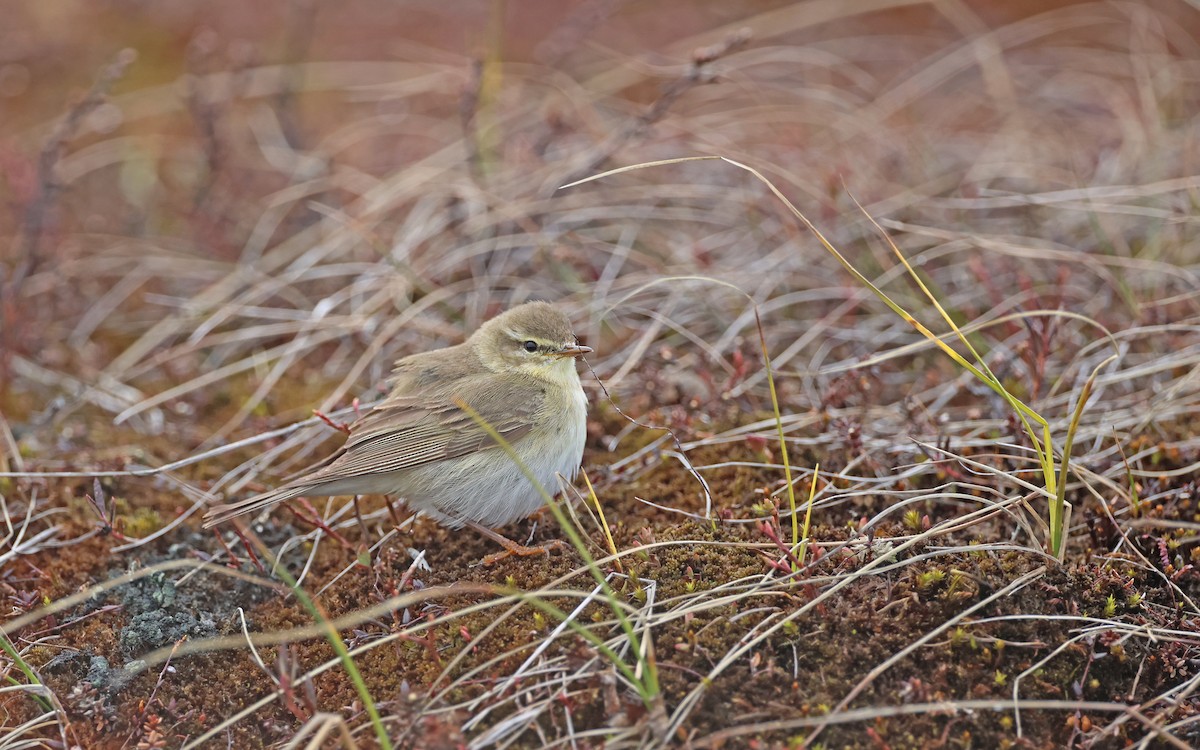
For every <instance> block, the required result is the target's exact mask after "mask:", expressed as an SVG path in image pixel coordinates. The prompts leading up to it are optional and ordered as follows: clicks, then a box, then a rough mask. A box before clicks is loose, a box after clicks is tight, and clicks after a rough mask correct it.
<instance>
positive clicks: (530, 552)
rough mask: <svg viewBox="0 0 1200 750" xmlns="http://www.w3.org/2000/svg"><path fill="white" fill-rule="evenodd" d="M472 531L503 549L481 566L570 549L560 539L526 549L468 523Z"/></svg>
mask: <svg viewBox="0 0 1200 750" xmlns="http://www.w3.org/2000/svg"><path fill="white" fill-rule="evenodd" d="M467 525H468V526H470V527H471V528H472V529H475V530H476V531H478V532H479V533H480V534H482V535H483V536H486V537H487V538H488V539H491V540H492V541H494V542H495V543H496V544H499V545H500V546H501V547H503V548H504V551H503V552H493V553H492V554H490V555H486V556H484V558H483V564H484V565H487V566H491V565H495V564H496V563H498V562H500V561H501V560H503V559H505V558H508V557H514V556H515V557H532V556H534V555H549V554H550V550H558V551H560V552H563V551H566V550H568V549H570V546H569V545H568V544H567V543H566V542H564V541H562V540H561V539H554V540H551V541H549V542H546V543H545V544H538V545H534V546H532V547H527V546H525V545H524V544H520V543H518V542H514V541H513V540H511V539H509V538H508V537H506V536H504V535H503V534H500V533H497V532H495V531H493V530H491V529H489V528H488V527H486V526H481V525H479V524H477V523H468V524H467Z"/></svg>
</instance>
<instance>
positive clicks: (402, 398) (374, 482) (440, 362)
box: [204, 302, 592, 562]
mask: <svg viewBox="0 0 1200 750" xmlns="http://www.w3.org/2000/svg"><path fill="white" fill-rule="evenodd" d="M591 351H592V350H591V348H589V347H586V346H582V345H580V344H579V343H578V340H577V339H576V337H575V334H574V333H572V332H571V321H570V320H569V319H568V318H567V316H566V315H564V314H563V313H562V312H560V311H558V310H556V309H555V308H554V307H553V306H551V305H550V304H548V303H546V302H529V303H526V304H523V305H519V306H517V307H514V308H512V309H511V310H508V311H507V312H505V313H503V314H501V315H498V316H496V317H495V318H492V319H491V320H489V321H487V322H486V323H484V324H483V325H482V326H481V327H480V328H479V329H478V330H477V331H475V332H474V333H473V334H471V336H470V338H468V339H467V340H466V341H465V342H464V343H462V344H459V345H458V346H451V347H448V348H445V349H437V350H435V351H431V352H424V353H422V354H414V355H412V356H409V357H405V358H403V359H401V360H398V361H397V362H396V364H395V367H394V369H393V370H392V377H391V381H390V386H391V391H390V393H389V394H388V396H387V398H385V399H384V400H383V401H381V402H380V403H379V404H378V405H376V406H375V407H374V408H373V409H371V411H369V412H368V413H366V414H364V415H363V416H362V417H361V418H360V419H359V420H358V421H356V422H354V423H353V424H352V425H351V426H350V433H349V437H348V438H347V440H346V443H345V444H344V445H343V446H342V447H341V448H340V449H339V450H338V451H337V452H336V453H334V454H333V455H331V456H330V457H329V458H327V459H326V460H324V461H322V462H320V463H318V464H316V465H315V466H313V467H311V468H309V469H308V470H307V471H305V472H304V473H303V474H302V475H301V476H300V477H298V478H297V479H294V480H292V481H290V482H288V483H287V484H284V485H283V486H281V487H279V488H277V489H274V490H271V491H270V492H264V493H262V494H260V495H255V496H253V497H250V498H247V499H245V500H240V501H237V502H234V503H230V504H228V505H220V506H217V507H214V508H213V509H212V510H210V511H209V512H208V513H207V514H206V515H205V516H204V526H205V527H206V528H207V527H210V526H213V525H215V524H218V523H221V522H222V521H226V520H228V519H230V518H233V517H234V516H238V515H241V514H243V513H250V512H253V511H258V510H261V509H263V508H266V507H267V506H270V505H274V504H275V503H278V502H282V501H284V500H290V499H291V498H294V497H300V496H302V495H305V496H320V497H329V496H333V495H360V494H385V495H396V496H398V497H399V498H401V499H402V500H403V501H404V502H405V504H406V505H407V506H408V507H409V508H410V509H412V510H417V511H422V512H424V513H426V514H428V515H430V516H432V517H433V518H435V519H437V521H439V522H440V523H441V524H443V525H444V526H447V527H449V528H452V529H454V528H460V527H462V526H470V527H471V528H474V529H476V530H477V531H479V532H480V533H483V534H485V535H486V536H488V537H490V538H492V539H494V540H496V541H497V542H499V543H500V544H501V545H503V546H504V547H505V549H506V550H507V552H506V553H503V554H501V555H495V556H489V557H488V558H485V561H487V562H492V561H494V559H498V558H499V557H503V556H505V555H507V554H522V555H523V554H536V553H541V552H545V548H539V547H523V546H522V545H519V544H517V543H515V542H513V541H511V540H509V539H507V538H506V537H503V536H501V535H499V534H497V533H495V532H494V531H492V529H493V528H496V527H500V526H504V525H506V524H509V523H512V522H513V521H516V520H519V519H522V518H525V517H526V516H529V515H530V514H532V513H533V512H534V511H536V510H538V508H540V507H541V505H542V496H541V494H540V493H539V492H538V490H537V488H535V487H534V486H533V484H531V483H530V481H529V479H528V477H526V476H525V473H524V472H522V471H521V469H520V468H519V467H518V466H517V464H516V463H515V462H514V461H513V459H512V457H511V456H509V455H508V453H506V452H505V451H504V450H503V449H502V448H501V447H500V446H499V444H498V443H497V442H496V441H495V440H494V439H493V438H492V436H491V435H489V434H488V432H487V431H486V430H485V429H484V428H483V427H482V426H480V424H479V423H478V422H477V421H476V419H475V418H473V417H472V416H471V415H470V414H469V413H467V412H466V411H465V410H463V409H462V408H460V407H459V405H458V404H459V403H460V402H461V403H464V404H466V405H467V406H469V407H470V408H471V409H472V410H474V411H475V412H476V413H477V415H478V417H479V418H480V419H482V420H483V421H484V422H486V423H487V424H488V425H490V426H491V427H492V429H494V430H495V431H496V432H497V433H498V434H499V435H501V436H502V437H503V438H504V439H505V441H507V442H508V443H509V444H510V445H511V446H512V448H513V450H514V451H515V452H516V454H517V455H518V456H519V457H520V459H521V462H522V463H524V464H525V466H526V467H528V468H529V470H530V471H531V472H532V473H533V475H534V476H535V477H536V478H537V480H538V482H539V483H540V484H541V485H542V487H544V488H546V489H547V490H548V491H549V492H551V493H553V492H554V491H555V489H556V488H557V478H556V475H557V474H562V475H563V476H565V477H567V478H568V479H573V478H574V477H575V475H576V474H577V473H578V471H579V465H580V462H581V460H582V459H583V444H584V440H585V438H586V432H587V398H586V397H585V396H584V393H583V387H582V386H581V385H580V382H579V373H578V372H576V370H575V359H576V358H577V357H581V356H583V355H584V354H588V353H589V352H591ZM558 546H561V545H558Z"/></svg>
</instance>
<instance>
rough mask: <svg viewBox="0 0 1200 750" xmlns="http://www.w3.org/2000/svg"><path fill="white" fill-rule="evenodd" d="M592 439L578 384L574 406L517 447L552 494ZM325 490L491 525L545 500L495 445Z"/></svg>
mask: <svg viewBox="0 0 1200 750" xmlns="http://www.w3.org/2000/svg"><path fill="white" fill-rule="evenodd" d="M586 439H587V398H586V397H585V396H584V394H583V390H582V389H580V388H578V387H577V388H576V397H575V398H574V399H572V404H571V406H570V408H568V409H567V410H565V411H564V412H562V413H559V414H555V415H552V416H551V419H550V420H549V425H548V426H547V427H546V428H544V429H542V430H535V431H533V432H531V433H530V434H528V435H526V436H525V437H523V438H522V439H521V440H518V441H517V443H516V444H514V445H513V449H514V450H515V451H516V453H517V455H518V456H519V457H520V459H521V463H523V464H524V465H525V467H526V468H528V469H529V470H530V471H531V472H532V473H533V475H534V477H535V478H536V479H537V481H538V484H539V485H540V486H541V487H542V489H544V490H545V492H546V494H547V495H550V496H554V495H556V494H557V493H558V491H559V480H558V475H560V474H561V475H562V476H563V477H565V478H566V479H567V480H568V481H569V480H572V479H574V478H575V475H576V474H578V473H579V465H580V462H581V461H582V460H583V446H584V442H585V441H586ZM321 490H322V491H323V492H322V494H326V493H327V494H366V493H380V494H387V495H396V496H397V497H399V498H401V499H402V500H403V501H404V503H405V504H406V505H407V506H408V507H409V508H410V509H412V510H416V511H421V512H423V513H426V514H428V515H430V516H433V517H434V518H436V519H437V520H438V521H439V522H440V523H441V524H443V525H445V526H447V527H449V528H459V527H460V526H462V525H463V523H464V522H466V521H474V522H475V523H478V524H481V525H483V526H488V527H490V528H498V527H500V526H506V525H508V524H510V523H513V522H514V521H518V520H520V519H522V518H525V517H527V516H529V515H531V514H532V513H534V512H535V511H537V510H538V509H539V508H541V507H542V505H544V503H545V501H544V500H543V498H542V494H541V493H540V492H539V491H538V489H537V488H536V487H535V486H534V485H533V484H531V483H530V481H529V479H528V477H526V476H525V473H524V472H522V471H521V470H520V469H519V468H518V467H517V465H516V464H515V463H514V462H513V460H512V457H511V456H509V455H508V453H507V452H505V451H504V450H502V449H499V448H493V449H489V450H484V451H480V452H478V453H474V454H471V455H468V456H462V457H459V458H456V459H454V460H452V461H438V462H436V463H431V464H426V465H424V466H420V467H416V468H413V469H406V470H405V471H401V472H396V473H393V474H376V475H372V476H364V477H356V478H354V479H347V480H342V481H339V482H330V483H328V484H326V485H325V486H323V487H322V488H321Z"/></svg>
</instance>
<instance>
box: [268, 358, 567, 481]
mask: <svg viewBox="0 0 1200 750" xmlns="http://www.w3.org/2000/svg"><path fill="white" fill-rule="evenodd" d="M459 401H461V402H463V403H465V404H466V405H467V406H469V407H470V408H471V409H473V410H474V411H475V412H476V413H477V414H478V415H479V418H480V419H482V420H483V421H484V422H486V423H487V424H488V425H489V426H491V428H492V429H494V430H495V431H496V432H497V433H499V434H500V436H501V437H503V438H504V439H505V441H507V442H509V443H514V442H516V441H518V440H520V439H521V438H522V437H524V436H525V435H526V434H527V433H528V432H529V431H530V429H532V427H533V418H534V415H535V414H536V413H537V412H538V410H539V409H541V408H542V404H543V402H544V401H545V389H544V388H543V387H542V386H541V385H539V384H537V383H536V382H533V383H531V382H529V381H526V380H525V379H519V380H517V381H515V382H514V381H513V380H512V379H511V378H506V377H498V376H496V375H491V374H488V375H483V376H476V377H468V378H463V379H462V381H461V382H460V383H456V384H454V385H453V386H451V387H450V388H446V389H444V390H441V391H440V392H439V393H437V394H429V393H428V392H426V393H422V394H419V395H407V394H396V395H393V396H392V397H390V398H388V399H387V400H386V401H384V402H383V403H382V404H380V405H379V406H377V407H375V408H374V409H372V410H371V411H370V412H369V413H368V414H366V415H365V416H363V418H362V419H360V420H359V421H358V422H356V423H354V424H353V425H351V427H350V437H349V438H348V439H347V440H346V443H345V445H343V446H342V448H341V450H340V451H338V453H337V454H335V456H334V457H333V460H331V461H330V462H328V463H327V464H326V465H325V466H323V467H322V468H320V469H318V470H317V471H315V472H313V473H310V474H307V475H306V476H303V477H300V478H298V479H296V480H295V481H294V482H290V483H289V484H291V485H300V484H305V485H309V486H311V485H312V484H315V483H325V482H332V481H337V480H339V479H347V478H352V477H359V476H363V475H365V474H384V473H388V472H393V471H400V470H403V469H409V468H412V467H414V466H420V465H422V464H427V463H431V462H433V461H444V460H446V459H448V458H455V457H457V456H463V455H466V454H469V453H474V452H476V451H479V450H485V449H488V448H496V447H498V445H497V443H496V441H495V440H494V439H493V438H492V436H491V435H489V434H488V432H487V430H485V429H484V428H483V427H481V426H480V425H479V423H478V422H476V421H475V419H473V418H472V417H471V415H470V414H468V413H467V412H466V411H464V410H463V409H461V408H459V406H458V402H459Z"/></svg>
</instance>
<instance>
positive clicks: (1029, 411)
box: [560, 156, 1117, 561]
mask: <svg viewBox="0 0 1200 750" xmlns="http://www.w3.org/2000/svg"><path fill="white" fill-rule="evenodd" d="M712 160H720V161H723V162H725V163H727V164H731V165H733V166H734V167H737V168H738V169H742V170H745V171H747V172H749V173H750V174H751V175H753V176H754V177H755V178H756V179H757V180H759V181H760V182H762V183H763V184H764V185H766V187H767V189H768V190H770V191H771V193H772V194H773V195H774V196H775V197H776V198H778V199H779V200H780V201H781V202H782V203H783V204H784V205H785V206H786V207H787V209H788V211H790V212H791V214H792V215H793V216H794V217H796V218H797V219H798V220H799V221H800V222H801V223H802V224H803V225H804V226H805V228H807V229H808V230H809V231H810V232H812V233H813V235H814V236H816V238H817V241H818V242H820V244H821V246H822V247H823V248H825V250H826V251H827V252H828V253H829V254H830V255H832V256H833V257H834V258H836V259H837V261H838V262H839V263H840V264H841V265H842V267H843V268H845V269H846V271H848V272H849V273H850V275H851V276H853V277H854V279H855V281H857V282H858V283H859V284H861V285H862V286H864V287H866V288H867V289H870V290H871V292H873V293H874V294H875V296H876V297H878V298H879V299H880V300H881V301H882V302H883V303H884V304H885V305H886V306H887V307H888V309H889V310H891V311H892V312H893V313H894V314H895V315H897V316H898V317H900V318H901V319H902V320H904V321H905V322H906V323H908V324H909V325H910V326H912V327H913V328H914V329H916V331H917V332H918V333H920V334H921V336H923V337H924V338H925V340H926V341H928V342H929V343H931V344H933V345H934V346H936V347H937V348H938V349H940V350H941V351H942V352H943V353H944V354H946V356H948V357H949V358H950V359H951V360H953V361H954V362H955V364H957V365H958V366H960V367H962V368H963V369H964V370H966V371H967V372H969V373H970V374H971V375H972V376H974V377H975V378H976V379H977V380H978V381H979V382H981V383H983V384H984V385H986V386H987V387H988V388H989V389H991V390H992V391H993V392H995V393H996V394H997V395H999V396H1000V397H1001V398H1002V399H1004V401H1005V403H1007V404H1008V405H1009V407H1010V408H1011V409H1012V410H1013V413H1014V414H1015V415H1016V416H1017V418H1018V419H1019V420H1020V422H1021V426H1022V428H1023V429H1024V431H1025V434H1026V436H1027V437H1028V438H1029V442H1030V445H1031V446H1032V447H1033V451H1034V455H1035V456H1036V458H1037V462H1038V466H1039V468H1040V470H1041V474H1042V482H1043V490H1042V491H1043V493H1044V495H1045V497H1046V499H1047V503H1048V510H1047V515H1048V521H1047V523H1046V526H1047V543H1046V546H1047V549H1048V551H1049V552H1050V554H1052V555H1054V557H1056V558H1057V559H1058V560H1059V561H1061V560H1062V559H1063V557H1064V555H1065V552H1066V528H1067V525H1068V524H1067V522H1068V519H1069V516H1070V510H1071V508H1070V504H1069V503H1067V501H1066V483H1067V476H1068V472H1069V470H1070V456H1071V445H1072V443H1073V441H1074V437H1075V432H1076V430H1077V429H1078V427H1079V422H1080V418H1081V417H1082V414H1083V408H1084V406H1085V405H1086V404H1087V401H1088V398H1089V397H1090V396H1091V393H1092V390H1093V386H1094V384H1095V380H1096V377H1097V376H1098V374H1099V372H1100V370H1101V369H1103V368H1104V367H1105V366H1107V365H1108V364H1109V363H1110V362H1112V361H1113V360H1114V359H1115V358H1116V357H1117V355H1115V354H1114V355H1113V356H1111V357H1109V358H1108V359H1106V360H1104V361H1103V362H1101V363H1100V364H1099V365H1097V366H1096V367H1095V369H1093V371H1092V373H1091V376H1090V377H1089V378H1088V380H1087V382H1085V383H1084V385H1083V387H1082V389H1081V390H1080V394H1079V398H1078V399H1077V402H1076V407H1075V411H1074V413H1073V415H1072V418H1071V421H1070V423H1069V424H1068V426H1067V430H1066V434H1065V436H1064V440H1063V449H1062V452H1061V458H1059V454H1058V453H1057V452H1056V450H1055V441H1054V438H1053V435H1052V433H1051V427H1050V422H1049V421H1048V420H1047V419H1046V418H1045V417H1044V416H1042V415H1041V414H1040V413H1039V412H1038V411H1036V410H1035V409H1033V408H1032V407H1030V406H1029V405H1028V404H1026V403H1025V402H1024V401H1022V400H1021V399H1019V398H1017V397H1016V396H1015V395H1013V393H1012V391H1011V390H1010V389H1009V388H1008V387H1006V386H1005V384H1004V382H1003V381H1002V380H1001V379H1000V378H999V377H998V376H997V375H996V374H995V373H994V372H992V370H991V368H990V367H988V364H987V362H986V361H984V359H983V357H982V356H981V355H980V354H979V352H978V350H977V349H976V348H975V346H974V345H972V344H971V342H970V340H969V339H968V338H967V336H966V334H965V333H964V332H963V330H962V328H961V327H960V326H959V325H958V324H957V323H956V322H955V320H954V318H953V316H951V315H950V314H949V313H948V312H947V311H946V308H945V307H944V306H943V305H942V303H941V302H940V301H939V300H938V298H937V296H936V295H935V294H934V293H933V292H931V291H930V289H929V286H928V285H927V284H926V283H925V281H924V280H923V279H922V278H921V275H920V274H918V273H917V271H916V270H915V269H914V268H913V267H912V265H911V264H910V263H909V262H908V259H907V258H905V257H904V253H902V252H901V251H900V248H899V247H897V246H896V243H895V242H893V241H892V239H891V237H890V236H889V235H888V234H887V232H886V231H884V229H883V227H881V226H880V225H879V223H878V222H876V221H875V219H874V218H873V217H872V216H871V215H870V214H869V213H868V212H867V210H866V209H865V208H863V206H862V204H860V203H859V202H858V201H857V199H855V201H854V202H855V205H856V206H858V208H859V210H860V211H861V212H862V213H863V215H864V216H865V217H866V218H867V220H868V221H870V223H871V225H872V226H873V227H874V228H875V229H876V231H878V232H879V234H880V236H881V237H882V238H883V239H884V241H886V242H887V244H888V247H890V248H891V250H892V252H893V254H894V255H895V256H896V258H897V259H898V260H899V262H900V263H901V264H902V265H903V267H904V270H905V271H906V273H907V274H908V276H909V277H910V278H911V279H912V280H913V282H914V283H915V284H916V285H917V287H918V288H919V289H920V290H921V292H922V294H924V296H925V298H926V299H927V300H928V301H929V303H930V304H931V305H932V306H933V308H934V309H935V310H937V312H938V315H939V316H940V317H941V318H942V320H943V321H944V322H945V323H946V325H947V326H948V327H949V329H950V333H951V334H952V336H953V338H954V339H957V340H958V342H959V343H960V345H962V346H963V347H964V348H965V349H966V351H967V354H966V355H964V354H962V353H960V352H959V351H958V350H956V349H955V348H954V347H952V346H951V345H950V344H949V343H947V342H946V341H945V340H944V337H943V336H939V335H937V334H935V333H934V332H933V331H931V330H930V329H929V328H928V327H926V326H925V325H924V324H923V323H921V321H919V320H917V318H916V317H914V316H913V315H912V314H911V313H910V312H908V310H906V309H905V308H904V307H902V306H901V305H900V304H899V303H898V302H896V301H895V300H894V299H892V298H891V297H890V296H889V295H888V294H887V293H886V292H884V291H883V289H881V288H880V287H879V286H877V285H876V284H875V283H874V282H872V281H871V280H870V279H868V278H867V277H866V276H865V275H864V274H863V273H862V271H860V270H859V269H858V268H857V267H856V266H855V265H854V264H853V263H851V262H850V261H849V259H847V258H846V257H845V256H844V255H843V254H842V253H841V252H840V251H839V250H838V249H837V248H836V247H834V245H833V243H831V242H830V241H829V240H828V239H826V237H825V235H824V234H822V233H821V231H820V230H819V229H817V227H816V225H815V224H813V223H812V221H810V220H809V219H808V217H807V216H805V215H804V214H803V213H802V212H801V211H800V210H799V209H798V208H796V206H795V205H794V204H793V203H792V202H791V201H789V200H788V199H787V196H785V195H784V194H783V192H782V191H781V190H780V189H779V188H778V187H776V186H775V184H774V183H773V182H771V181H770V180H769V179H767V177H766V176H765V175H763V174H762V172H760V171H758V170H757V169H755V168H754V167H751V166H749V165H747V164H743V163H741V162H738V161H735V160H733V159H730V158H728V157H724V156H693V157H683V158H678V159H663V160H660V161H651V162H642V163H639V164H631V165H629V166H625V167H620V168H617V169H612V170H608V171H606V172H602V173H600V174H596V175H592V176H590V177H586V178H584V179H582V180H577V181H575V182H572V183H569V184H567V185H563V188H569V187H574V186H576V185H580V184H583V183H585V182H591V181H593V180H599V179H601V178H604V177H609V176H612V175H616V174H621V173H623V172H631V171H634V170H638V169H648V168H650V167H659V166H667V165H672V164H680V163H684V162H691V161H712ZM560 189H562V188H560ZM755 312H756V316H757V310H756V311H755ZM1058 314H1060V315H1062V316H1064V317H1079V316H1074V315H1072V314H1070V313H1066V312H1060V313H1058ZM756 320H757V317H756ZM1089 322H1094V321H1089ZM1097 325H1098V324H1097ZM1105 333H1106V334H1107V335H1108V338H1109V341H1110V342H1112V344H1113V348H1114V350H1115V349H1116V348H1117V347H1116V343H1115V340H1113V337H1112V335H1111V334H1110V333H1108V332H1107V331H1105ZM759 335H760V336H761V335H762V326H761V322H759ZM764 346H765V342H764ZM764 354H765V352H764ZM968 357H969V359H968ZM767 379H768V384H769V386H770V390H771V400H772V403H773V404H774V406H775V408H776V414H777V416H778V400H777V398H776V395H775V387H774V382H773V378H772V375H771V372H770V368H769V366H768V370H767ZM778 421H779V420H778V419H777V423H778ZM779 429H780V440H781V442H782V438H783V429H782V426H781V425H780V428H779ZM784 467H785V472H786V473H787V474H788V476H789V477H790V471H791V469H790V466H788V465H787V460H786V455H785V459H784ZM788 490H789V499H790V500H791V506H792V512H793V524H794V522H795V515H794V513H795V507H796V506H795V498H794V495H793V493H792V491H791V485H790V482H789V487H788ZM793 533H795V526H794V525H793Z"/></svg>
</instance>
